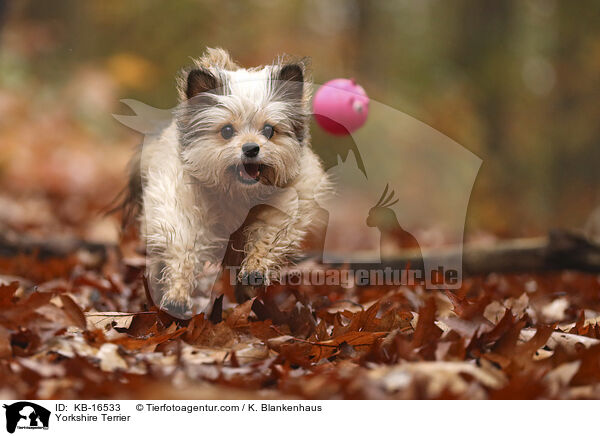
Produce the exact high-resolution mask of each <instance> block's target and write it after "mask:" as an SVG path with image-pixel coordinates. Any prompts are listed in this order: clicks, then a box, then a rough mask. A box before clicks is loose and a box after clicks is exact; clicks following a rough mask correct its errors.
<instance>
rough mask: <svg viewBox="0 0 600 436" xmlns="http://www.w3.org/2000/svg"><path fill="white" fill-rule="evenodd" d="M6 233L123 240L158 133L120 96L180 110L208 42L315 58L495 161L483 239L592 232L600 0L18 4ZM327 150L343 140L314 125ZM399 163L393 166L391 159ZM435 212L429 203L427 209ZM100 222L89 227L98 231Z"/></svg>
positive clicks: (11, 52)
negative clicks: (117, 217) (130, 164)
mask: <svg viewBox="0 0 600 436" xmlns="http://www.w3.org/2000/svg"><path fill="white" fill-rule="evenodd" d="M0 5H1V13H0V14H1V30H0V231H2V232H3V233H4V234H5V235H6V234H7V233H9V232H14V233H18V232H24V231H27V232H29V233H31V234H39V235H47V234H51V233H60V232H62V231H64V230H65V228H66V227H70V228H74V229H75V231H76V232H79V233H80V236H82V237H85V238H88V239H97V240H106V239H113V238H115V237H116V225H115V221H114V220H112V221H111V220H106V219H104V218H102V216H101V215H98V217H97V219H94V220H92V221H91V222H90V220H89V216H90V214H89V211H90V210H100V209H101V208H102V207H103V206H105V205H106V204H107V203H108V202H109V201H110V200H111V198H112V197H113V196H114V195H115V194H116V193H117V192H118V191H119V189H120V188H121V186H122V184H123V181H124V173H125V168H126V162H127V160H128V158H129V157H130V155H131V151H132V149H133V147H134V146H135V145H136V144H137V143H139V142H140V140H141V138H140V135H139V134H137V133H135V132H133V131H131V130H129V129H127V128H126V127H124V126H122V125H120V124H119V123H118V122H117V121H115V120H114V118H113V117H112V115H111V114H113V113H129V110H128V109H127V108H125V106H123V105H122V104H121V103H119V100H120V99H122V98H135V99H138V100H140V101H143V102H145V103H147V104H150V105H153V106H155V107H158V108H170V107H173V106H174V105H175V104H176V92H175V87H174V75H175V74H176V72H177V71H178V69H179V68H180V67H181V66H184V65H187V64H189V58H190V57H191V56H197V55H199V54H200V53H201V52H202V51H203V50H204V48H205V47H207V46H220V47H223V48H226V49H227V50H229V51H230V52H231V54H232V56H233V57H234V58H235V59H237V60H238V61H239V62H240V63H241V64H242V65H245V66H253V65H258V64H263V63H270V62H271V61H272V59H273V58H274V57H275V56H276V55H278V54H281V53H290V54H295V55H301V56H310V57H311V58H312V64H313V70H314V79H315V82H316V83H324V82H325V81H327V80H330V79H332V78H335V77H354V78H356V79H357V81H358V82H359V83H360V84H362V85H363V86H364V88H365V89H366V90H367V92H368V93H369V95H370V97H371V98H372V99H374V100H377V101H380V102H382V103H385V104H387V105H389V106H392V107H394V108H396V109H398V110H400V111H403V112H405V113H407V114H409V115H411V116H413V117H415V118H417V119H419V120H421V121H423V122H425V123H427V124H429V125H430V126H432V127H433V128H435V129H437V130H439V131H440V132H442V133H444V134H445V135H447V136H449V137H450V138H452V139H454V140H455V141H457V142H458V143H460V144H461V145H463V146H464V147H466V148H467V149H469V150H471V151H472V152H474V153H475V154H477V155H478V156H479V157H481V158H482V159H483V166H482V168H481V170H480V172H479V176H478V178H477V181H476V184H475V187H474V191H473V195H472V197H471V203H470V206H469V212H468V218H467V229H466V237H467V238H469V237H472V236H473V235H475V234H477V233H481V232H484V233H489V234H494V235H498V236H500V237H517V236H526V235H539V234H544V233H545V232H546V231H547V230H548V229H551V228H556V227H571V228H580V227H582V226H583V225H584V224H585V222H586V220H587V219H588V217H589V216H590V214H591V212H592V210H593V209H595V207H596V206H598V205H600V190H599V187H600V183H599V182H600V175H599V171H598V167H599V163H600V122H599V121H600V80H599V79H600V2H598V1H594V0H589V1H577V2H568V1H557V0H505V1H480V0H455V1H451V2H450V1H442V0H420V1H405V0H397V1H352V0H349V1H342V0H312V1H300V0H290V1H286V2H280V1H276V0H252V1H243V2H234V1H223V0H219V1H216V0H214V1H213V0H205V1H192V0H181V1H171V2H165V1H161V0H145V1H128V2H118V1H88V2H81V1H77V0H58V1H52V2H40V1H30V0H22V1H12V2H6V1H3V0H0ZM313 135H314V141H313V142H314V145H315V148H316V149H317V150H323V149H324V147H327V143H328V142H330V141H332V138H331V137H327V136H326V135H324V134H323V133H322V132H320V131H318V130H317V128H316V127H315V128H313ZM382 164H385V163H382ZM423 201H426V199H423ZM84 221H85V226H82V225H80V224H82V223H83V222H84Z"/></svg>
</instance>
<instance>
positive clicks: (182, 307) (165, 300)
mask: <svg viewBox="0 0 600 436" xmlns="http://www.w3.org/2000/svg"><path fill="white" fill-rule="evenodd" d="M192 305H193V303H192V299H191V297H190V295H189V294H187V293H186V292H182V291H181V290H180V289H178V288H177V287H174V288H171V289H170V290H168V291H167V292H165V293H164V294H163V296H162V298H161V300H160V309H161V310H164V311H165V312H167V313H168V314H169V315H171V316H174V317H176V318H181V319H187V318H189V317H190V316H191V315H192Z"/></svg>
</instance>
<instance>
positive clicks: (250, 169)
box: [242, 164, 260, 179]
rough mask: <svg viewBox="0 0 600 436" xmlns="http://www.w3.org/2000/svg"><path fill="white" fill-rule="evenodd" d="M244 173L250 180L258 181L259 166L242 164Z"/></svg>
mask: <svg viewBox="0 0 600 436" xmlns="http://www.w3.org/2000/svg"><path fill="white" fill-rule="evenodd" d="M244 171H245V172H246V174H247V175H248V177H250V178H251V179H258V176H259V175H260V166H259V165H258V164H244ZM242 175H244V174H242Z"/></svg>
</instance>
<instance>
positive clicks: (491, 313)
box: [0, 250, 600, 399]
mask: <svg viewBox="0 0 600 436" xmlns="http://www.w3.org/2000/svg"><path fill="white" fill-rule="evenodd" d="M79 255H80V257H81V253H80V254H79ZM23 258H27V259H28V260H29V262H30V263H29V268H30V272H31V276H30V277H28V278H27V280H19V279H18V278H17V279H15V280H14V281H10V283H6V284H3V285H1V286H0V393H1V395H2V396H3V397H10V398H33V399H56V398H165V397H168V398H249V397H250V398H256V397H262V398H286V397H287V398H289V397H295V398H306V399H344V398H348V399H386V398H401V399H406V398H410V399H412V398H492V399H501V398H597V397H600V385H599V384H598V383H599V382H600V340H599V339H600V325H599V324H598V323H597V320H598V319H600V317H599V315H600V313H599V312H600V304H599V302H598V298H597V295H598V292H600V283H599V280H598V277H597V276H595V275H586V274H581V273H573V272H562V273H551V274H545V275H496V274H492V275H489V276H487V277H481V278H472V279H468V280H466V281H465V282H464V284H463V287H462V289H460V290H459V291H457V292H445V293H444V292H440V291H425V290H423V289H421V288H418V287H415V288H410V287H400V288H398V287H392V286H390V287H362V288H361V287H359V288H356V287H353V288H350V289H346V288H341V287H339V288H335V287H331V286H327V287H326V286H323V287H314V286H311V287H308V286H307V287H302V286H300V287H291V286H277V285H275V286H271V287H269V288H268V289H266V290H265V291H264V292H261V293H260V294H259V296H258V297H256V298H255V299H253V300H250V301H248V302H246V303H244V304H241V305H237V304H232V303H228V302H227V301H228V298H227V297H226V298H225V301H224V305H223V310H222V313H221V311H218V310H217V311H214V312H213V313H212V314H209V315H204V314H200V315H198V316H196V317H194V318H192V319H190V320H188V321H180V320H177V319H174V318H171V317H170V316H169V315H167V314H165V313H163V312H160V311H158V310H157V309H156V307H154V306H153V305H152V304H151V303H149V301H148V299H147V298H146V291H145V287H144V281H143V279H142V273H143V262H140V259H127V258H125V259H123V258H120V257H119V256H118V255H117V252H116V250H115V252H114V253H112V254H111V255H110V256H108V258H107V260H106V261H104V262H102V263H101V264H100V266H98V265H96V266H95V267H89V266H88V267H86V266H85V262H84V261H82V260H81V259H71V265H72V267H71V268H66V269H61V268H60V267H58V268H57V264H60V262H68V261H69V258H68V257H67V258H64V259H60V260H59V259H54V258H49V259H48V258H47V259H40V258H39V256H38V255H36V254H31V255H29V257H27V256H24V257H23ZM4 266H5V268H4V269H3V274H9V273H10V271H6V266H7V265H4ZM59 266H60V265H59ZM53 268H54V270H53ZM38 274H39V276H37V277H36V275H38ZM44 275H46V276H54V278H52V279H50V280H44V279H43V278H42V277H43V276H44ZM6 277H7V276H6V275H5V276H4V281H5V282H6ZM26 282H27V283H26ZM221 285H224V282H221ZM223 290H224V292H225V294H226V295H227V294H230V289H227V287H226V286H223Z"/></svg>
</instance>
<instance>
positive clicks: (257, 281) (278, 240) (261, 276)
mask: <svg viewBox="0 0 600 436" xmlns="http://www.w3.org/2000/svg"><path fill="white" fill-rule="evenodd" d="M314 210H315V207H314V201H310V200H298V203H297V209H296V210H293V211H290V213H289V214H286V213H283V212H281V211H280V210H277V209H274V208H268V209H267V210H265V211H264V212H263V213H261V214H259V215H258V217H257V219H256V220H255V221H254V222H253V223H252V224H250V225H249V226H248V228H247V229H246V235H247V236H246V238H247V239H246V245H245V249H244V251H245V254H246V256H245V258H244V260H243V261H242V268H241V270H240V273H239V280H240V285H238V287H237V289H236V298H237V299H238V301H240V300H245V299H247V298H250V297H253V296H254V295H255V293H256V287H259V286H267V285H269V284H270V283H271V282H272V281H273V278H275V275H276V274H278V273H279V270H280V268H281V267H282V266H284V265H285V264H286V263H287V262H288V261H289V259H290V258H291V257H293V256H294V255H296V254H298V252H299V251H300V247H301V244H302V240H303V239H304V237H305V236H306V234H307V232H308V230H309V227H310V226H311V224H313V218H314V217H313V215H314V214H313V211H314Z"/></svg>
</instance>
